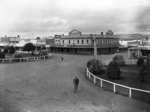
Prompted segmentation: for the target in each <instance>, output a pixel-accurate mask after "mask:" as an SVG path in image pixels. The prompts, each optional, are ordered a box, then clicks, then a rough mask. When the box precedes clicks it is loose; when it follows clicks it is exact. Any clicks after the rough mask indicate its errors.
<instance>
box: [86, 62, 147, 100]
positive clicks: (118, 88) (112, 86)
mask: <svg viewBox="0 0 150 112" xmlns="http://www.w3.org/2000/svg"><path fill="white" fill-rule="evenodd" d="M102 63H103V65H104V66H107V65H108V64H109V63H110V61H102ZM136 63H137V60H125V64H126V65H135V64H136ZM86 73H87V74H86V75H87V77H88V78H89V79H90V80H91V81H92V82H93V83H94V84H96V85H98V86H100V87H101V88H106V89H108V90H111V91H113V92H114V93H120V94H123V95H128V96H129V98H132V96H133V93H135V94H136V95H135V97H136V96H138V97H139V96H140V97H145V98H144V100H147V99H149V100H150V91H147V90H143V89H138V88H133V87H129V86H125V85H122V84H118V83H115V82H111V81H108V80H106V79H103V78H99V77H97V76H95V75H94V74H92V73H91V72H90V71H89V70H88V68H87V67H86ZM142 92H143V93H146V95H145V94H142ZM137 93H138V95H137ZM141 95H142V96H141ZM142 100H143V99H142ZM148 102H149V101H148Z"/></svg>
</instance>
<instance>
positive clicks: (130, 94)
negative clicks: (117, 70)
mask: <svg viewBox="0 0 150 112" xmlns="http://www.w3.org/2000/svg"><path fill="white" fill-rule="evenodd" d="M131 91H132V90H131V88H130V89H129V97H130V98H131V97H132V92H131Z"/></svg>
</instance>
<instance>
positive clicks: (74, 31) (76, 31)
mask: <svg viewBox="0 0 150 112" xmlns="http://www.w3.org/2000/svg"><path fill="white" fill-rule="evenodd" d="M70 33H80V34H81V32H80V31H78V30H76V29H74V30H72V31H70V32H69V34H70Z"/></svg>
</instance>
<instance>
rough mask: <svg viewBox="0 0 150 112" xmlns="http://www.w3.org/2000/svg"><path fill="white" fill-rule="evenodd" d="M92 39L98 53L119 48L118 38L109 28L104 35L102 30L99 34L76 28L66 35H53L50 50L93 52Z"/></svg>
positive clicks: (109, 51) (112, 51) (114, 50)
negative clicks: (84, 31) (83, 32)
mask: <svg viewBox="0 0 150 112" xmlns="http://www.w3.org/2000/svg"><path fill="white" fill-rule="evenodd" d="M94 41H95V42H96V48H97V53H98V54H109V53H115V52H116V50H118V48H119V38H116V36H115V35H114V34H113V32H112V31H111V30H109V31H107V32H106V34H105V35H104V34H103V32H101V34H82V33H81V32H80V31H78V30H72V31H71V32H69V34H68V35H55V37H54V44H53V45H51V46H50V51H51V52H60V53H83V54H84V53H85V54H93V53H94Z"/></svg>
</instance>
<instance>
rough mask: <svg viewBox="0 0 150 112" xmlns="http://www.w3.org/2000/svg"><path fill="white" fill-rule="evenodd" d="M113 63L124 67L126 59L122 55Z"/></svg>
mask: <svg viewBox="0 0 150 112" xmlns="http://www.w3.org/2000/svg"><path fill="white" fill-rule="evenodd" d="M113 62H116V63H117V64H118V65H119V66H124V65H125V62H124V58H123V56H122V55H116V56H115V57H114V58H113Z"/></svg>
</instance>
